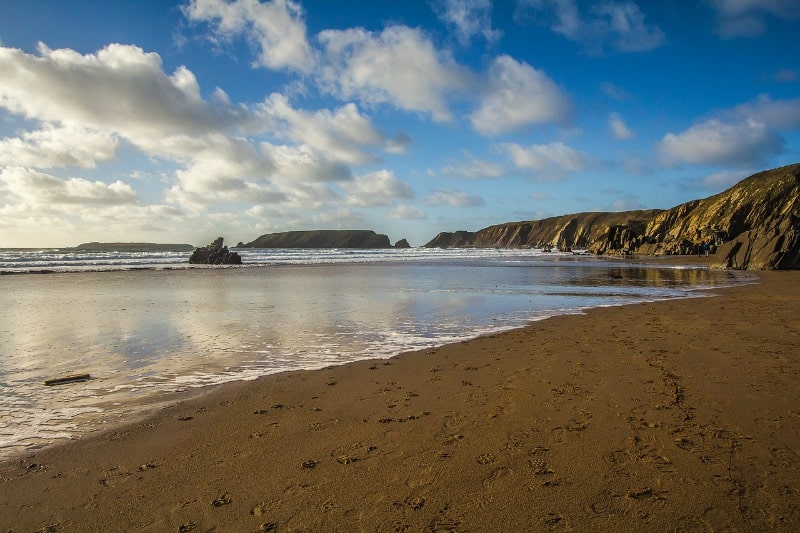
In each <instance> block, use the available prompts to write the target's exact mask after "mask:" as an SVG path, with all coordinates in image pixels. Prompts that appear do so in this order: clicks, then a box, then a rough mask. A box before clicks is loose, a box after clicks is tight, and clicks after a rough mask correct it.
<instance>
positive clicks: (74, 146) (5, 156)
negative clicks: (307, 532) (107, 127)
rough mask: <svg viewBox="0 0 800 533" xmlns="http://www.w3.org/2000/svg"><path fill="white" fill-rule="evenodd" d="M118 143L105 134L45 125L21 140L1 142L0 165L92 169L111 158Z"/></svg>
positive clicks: (22, 136)
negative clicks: (99, 162) (98, 163)
mask: <svg viewBox="0 0 800 533" xmlns="http://www.w3.org/2000/svg"><path fill="white" fill-rule="evenodd" d="M117 144H118V143H117V139H116V138H114V137H113V136H112V135H110V134H108V133H105V132H99V131H93V130H87V129H83V128H79V127H69V126H68V127H59V126H56V125H54V124H46V125H44V126H43V127H42V129H40V130H37V131H32V132H24V133H22V135H21V136H20V137H7V138H4V139H0V165H18V166H24V167H35V168H53V167H73V166H74V167H84V168H92V167H94V166H95V165H96V163H97V162H98V161H110V160H111V159H113V158H114V155H115V153H116V150H117Z"/></svg>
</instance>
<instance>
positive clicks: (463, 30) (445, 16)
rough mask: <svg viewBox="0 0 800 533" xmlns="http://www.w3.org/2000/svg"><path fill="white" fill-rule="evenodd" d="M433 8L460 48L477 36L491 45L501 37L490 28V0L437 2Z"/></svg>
mask: <svg viewBox="0 0 800 533" xmlns="http://www.w3.org/2000/svg"><path fill="white" fill-rule="evenodd" d="M433 7H434V11H435V12H436V14H437V15H438V17H439V18H440V19H441V20H442V21H443V22H444V23H445V24H446V25H447V27H448V28H450V30H451V31H452V32H453V34H454V35H455V36H456V38H457V39H458V42H459V43H460V44H461V45H462V46H468V45H469V44H470V42H471V41H472V39H473V38H474V37H477V36H481V37H483V38H484V39H486V41H487V42H489V43H492V42H495V41H497V40H499V39H500V37H501V36H502V35H503V32H501V31H500V30H497V29H494V28H492V2H491V0H439V1H438V2H436V3H434V5H433Z"/></svg>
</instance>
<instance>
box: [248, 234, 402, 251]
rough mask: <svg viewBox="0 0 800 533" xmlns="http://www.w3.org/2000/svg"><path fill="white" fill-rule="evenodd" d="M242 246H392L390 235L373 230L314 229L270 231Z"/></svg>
mask: <svg viewBox="0 0 800 533" xmlns="http://www.w3.org/2000/svg"><path fill="white" fill-rule="evenodd" d="M240 247H242V248H392V245H391V243H390V242H389V237H387V236H386V235H381V234H379V233H375V232H374V231H372V230H314V231H287V232H284V233H269V234H266V235H262V236H260V237H258V238H257V239H256V240H254V241H252V242H249V243H247V244H242V245H241V246H240Z"/></svg>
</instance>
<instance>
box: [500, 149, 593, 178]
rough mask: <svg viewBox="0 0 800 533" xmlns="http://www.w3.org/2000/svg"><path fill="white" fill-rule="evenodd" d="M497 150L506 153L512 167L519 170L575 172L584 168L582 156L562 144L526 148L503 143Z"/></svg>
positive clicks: (584, 163)
mask: <svg viewBox="0 0 800 533" xmlns="http://www.w3.org/2000/svg"><path fill="white" fill-rule="evenodd" d="M499 148H500V149H501V150H503V151H505V152H507V153H508V155H509V156H510V157H511V161H512V162H513V163H514V166H516V167H517V168H520V169H527V170H537V171H553V170H555V171H569V172H575V171H578V170H582V169H583V168H585V166H586V162H585V157H584V156H583V154H581V153H580V152H579V151H577V150H575V149H574V148H570V147H569V146H567V145H565V144H564V143H562V142H553V143H549V144H533V145H530V146H528V147H523V146H520V145H519V144H516V143H505V144H501V145H499Z"/></svg>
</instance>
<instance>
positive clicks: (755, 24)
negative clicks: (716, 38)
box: [706, 0, 800, 39]
mask: <svg viewBox="0 0 800 533" xmlns="http://www.w3.org/2000/svg"><path fill="white" fill-rule="evenodd" d="M706 3H708V4H709V5H710V6H711V8H712V9H714V11H715V13H716V17H717V33H718V34H719V35H720V37H722V38H725V39H730V38H736V37H755V36H757V35H761V34H762V33H764V31H765V29H766V24H767V22H766V20H767V18H768V17H770V16H773V17H777V18H779V19H783V20H797V19H798V18H800V2H798V1H797V0H706Z"/></svg>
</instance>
